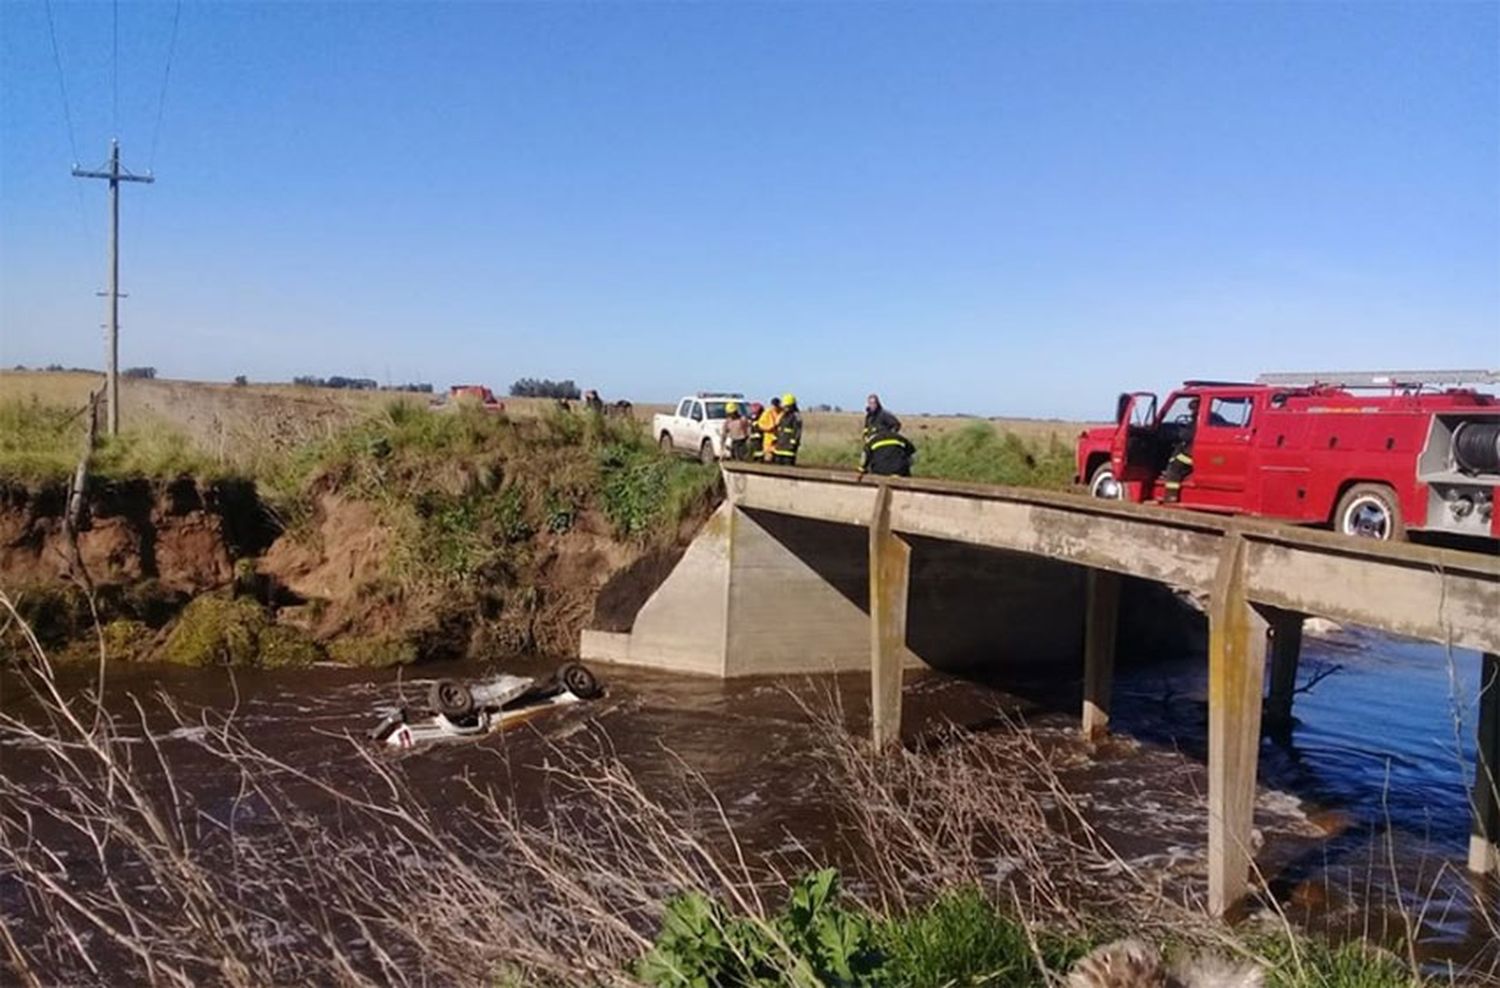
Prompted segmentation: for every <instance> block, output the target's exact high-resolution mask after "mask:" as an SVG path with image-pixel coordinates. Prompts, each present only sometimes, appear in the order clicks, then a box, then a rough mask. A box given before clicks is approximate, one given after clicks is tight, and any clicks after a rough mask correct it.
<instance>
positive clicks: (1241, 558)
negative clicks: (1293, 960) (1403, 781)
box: [1208, 530, 1269, 916]
mask: <svg viewBox="0 0 1500 988" xmlns="http://www.w3.org/2000/svg"><path fill="white" fill-rule="evenodd" d="M1245 589H1246V588H1245V540H1244V537H1243V536H1242V535H1240V534H1239V533H1237V532H1234V531H1233V530H1231V531H1230V532H1229V533H1228V534H1226V536H1225V539H1224V549H1223V555H1221V556H1220V557H1219V568H1218V572H1217V574H1216V576H1215V579H1214V587H1213V596H1212V599H1211V600H1210V603H1209V612H1208V614H1209V618H1208V621H1209V624H1208V908H1209V911H1210V912H1212V913H1213V914H1214V915H1215V916H1223V915H1224V914H1226V913H1228V912H1229V911H1230V910H1231V909H1233V908H1234V907H1235V906H1236V905H1237V904H1238V903H1239V902H1240V900H1242V899H1243V898H1244V897H1245V893H1246V891H1247V890H1248V888H1249V877H1250V864H1251V861H1252V859H1253V854H1252V849H1251V832H1252V828H1253V824H1254V817H1255V780H1256V771H1257V769H1258V762H1259V756H1260V717H1261V693H1262V690H1263V689H1264V684H1265V672H1266V639H1267V634H1266V632H1267V629H1268V627H1269V622H1268V621H1267V620H1266V618H1265V616H1264V615H1263V614H1262V613H1261V612H1260V611H1259V610H1258V609H1257V608H1256V607H1255V606H1254V605H1252V604H1251V603H1250V601H1249V599H1248V598H1247V597H1246V593H1245Z"/></svg>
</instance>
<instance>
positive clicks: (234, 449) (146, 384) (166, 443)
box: [0, 371, 1086, 487]
mask: <svg viewBox="0 0 1500 988" xmlns="http://www.w3.org/2000/svg"><path fill="white" fill-rule="evenodd" d="M101 381H102V379H101V378H100V377H99V376H98V375H94V374H82V373H68V372H45V371H0V425H3V426H4V429H3V432H4V434H3V435H0V471H4V472H7V473H10V474H12V475H21V476H25V477H28V478H32V479H39V478H42V477H55V476H60V475H63V474H65V473H67V472H68V471H69V470H71V468H72V466H73V464H74V463H75V462H76V460H77V456H78V450H77V446H78V442H77V441H76V439H75V438H74V437H73V433H75V432H76V431H77V429H76V428H74V426H73V423H76V421H77V419H75V418H73V417H72V415H73V413H74V412H76V411H77V410H79V409H81V408H82V407H83V406H84V404H85V403H86V402H87V400H88V395H89V392H90V391H91V390H93V389H95V388H98V387H99V386H100V384H101ZM120 389H121V419H122V425H123V431H124V433H125V435H124V436H123V437H122V438H121V439H120V440H118V441H116V442H114V443H111V444H109V445H108V447H107V448H106V450H105V451H104V453H103V454H102V455H101V458H100V463H99V467H100V469H101V471H102V472H104V473H106V474H107V473H110V472H121V473H129V472H134V473H148V474H149V473H152V472H164V473H176V472H192V473H199V474H205V475H211V474H215V473H219V474H231V473H232V474H238V475H243V476H251V477H264V476H266V475H267V474H274V473H275V472H276V469H277V464H278V462H279V460H281V459H283V458H284V457H285V456H286V455H287V454H288V452H289V451H292V450H295V449H298V448H301V447H305V446H307V445H309V444H311V443H316V442H324V441H327V440H330V439H331V438H332V437H334V436H335V435H337V434H338V433H340V432H342V431H343V430H345V429H347V428H349V427H350V426H353V425H356V424H357V423H359V422H362V421H364V420H366V419H368V418H369V417H370V416H371V415H373V414H376V413H379V412H381V411H383V410H385V409H387V408H388V407H390V406H391V405H392V404H399V405H405V406H411V407H413V408H420V407H423V406H425V405H426V404H427V403H428V401H429V399H428V397H427V396H425V395H415V394H406V393H399V392H371V391H346V390H336V389H331V388H311V387H303V386H299V385H291V384H250V385H246V386H235V385H231V384H218V383H213V382H204V381H170V380H151V381H143V380H124V381H122V382H121V385H120ZM505 405H506V411H507V413H508V414H509V415H510V416H511V417H513V418H519V419H526V418H536V417H539V416H541V415H542V414H544V413H546V412H548V411H551V410H552V409H554V408H555V407H556V403H555V402H553V401H552V400H550V399H532V398H507V399H505ZM670 407H671V406H670V405H660V404H653V403H646V402H643V403H637V404H636V405H635V406H634V413H635V416H636V418H637V419H638V420H639V421H641V422H642V423H643V424H644V425H647V426H649V424H650V421H651V416H652V415H653V414H655V413H657V412H662V411H666V410H668V409H669V408H670ZM895 411H896V412H897V414H898V415H901V418H902V420H903V425H904V431H905V433H906V435H907V436H909V437H910V438H911V440H912V441H913V442H915V443H916V444H917V447H918V450H919V453H918V458H917V464H916V468H915V472H916V473H917V475H919V476H929V477H943V478H947V479H953V480H970V481H977V482H986V483H998V484H1028V485H1038V486H1046V487H1058V486H1063V485H1065V484H1066V483H1068V481H1069V480H1071V477H1072V448H1073V439H1074V437H1075V436H1076V435H1077V434H1078V432H1079V430H1080V429H1082V428H1084V427H1085V426H1086V423H1080V422H1067V421H1060V420H1056V419H1014V418H996V419H981V418H976V417H972V416H961V415H912V414H904V413H903V412H902V410H901V409H895ZM803 418H804V423H805V432H804V435H803V456H802V462H803V463H804V464H805V465H809V466H828V467H847V468H853V467H855V466H857V464H858V462H859V450H860V432H861V429H862V426H863V414H862V413H860V412H808V413H806V414H805V415H804V417H803ZM153 465H155V466H156V467H157V468H158V469H157V470H155V471H153Z"/></svg>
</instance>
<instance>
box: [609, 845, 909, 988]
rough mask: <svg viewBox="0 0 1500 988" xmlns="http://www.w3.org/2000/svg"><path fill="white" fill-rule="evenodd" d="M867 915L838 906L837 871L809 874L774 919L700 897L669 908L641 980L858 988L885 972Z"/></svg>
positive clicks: (707, 986) (722, 986)
mask: <svg viewBox="0 0 1500 988" xmlns="http://www.w3.org/2000/svg"><path fill="white" fill-rule="evenodd" d="M874 933H875V928H874V924H873V923H872V922H871V921H870V919H869V917H868V916H866V915H865V914H864V913H862V912H859V911H857V910H852V909H849V908H847V907H845V906H843V905H842V904H841V903H840V902H839V878H838V873H837V872H836V871H834V870H832V869H824V870H822V871H816V872H813V873H811V874H809V875H806V876H804V877H803V878H802V879H801V880H800V881H799V882H797V884H796V885H794V886H793V887H792V889H791V895H790V897H789V898H788V901H787V903H786V906H785V907H784V908H783V909H782V911H781V912H780V913H778V914H777V915H776V916H774V917H772V918H771V919H770V920H763V919H757V918H752V917H740V916H732V915H730V914H729V913H728V911H727V910H726V909H725V908H724V907H723V905H721V904H720V903H718V902H716V901H715V900H713V899H711V898H709V897H708V896H706V895H704V894H703V893H701V892H689V893H686V894H684V895H679V896H677V897H675V898H673V899H672V900H670V901H669V902H668V903H667V907H666V912H665V915H664V917H663V920H662V930H661V933H660V934H659V935H658V937H657V939H656V942H655V944H654V945H653V947H652V949H651V951H650V952H649V953H648V954H647V955H646V956H645V957H644V958H642V960H641V962H640V964H639V966H638V968H637V972H636V973H637V976H638V977H639V978H640V979H641V980H642V981H644V982H645V983H646V984H648V985H653V986H657V988H772V986H779V985H790V986H794V988H815V986H828V988H856V986H867V985H868V986H873V985H875V984H877V982H876V980H875V975H876V972H877V971H878V970H879V967H880V954H879V952H878V950H877V949H876V945H875V936H874Z"/></svg>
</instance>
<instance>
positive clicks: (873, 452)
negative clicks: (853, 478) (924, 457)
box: [859, 430, 917, 477]
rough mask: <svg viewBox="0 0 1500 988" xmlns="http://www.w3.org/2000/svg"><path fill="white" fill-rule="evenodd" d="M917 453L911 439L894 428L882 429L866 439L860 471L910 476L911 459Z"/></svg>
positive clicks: (893, 475)
mask: <svg viewBox="0 0 1500 988" xmlns="http://www.w3.org/2000/svg"><path fill="white" fill-rule="evenodd" d="M916 455H917V447H916V446H914V445H913V444H912V441H911V440H910V439H907V438H906V437H905V436H903V435H901V433H899V432H896V431H894V430H881V431H879V432H875V433H873V434H871V435H870V437H869V438H868V439H866V440H865V452H864V456H863V457H862V458H861V459H860V463H859V472H860V473H861V474H864V473H873V474H875V475H877V476H884V477H910V476H911V459H912V457H913V456H916Z"/></svg>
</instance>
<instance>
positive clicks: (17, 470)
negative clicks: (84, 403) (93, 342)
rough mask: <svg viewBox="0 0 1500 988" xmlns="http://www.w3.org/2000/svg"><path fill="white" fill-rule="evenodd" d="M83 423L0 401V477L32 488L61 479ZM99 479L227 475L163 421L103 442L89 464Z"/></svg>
mask: <svg viewBox="0 0 1500 988" xmlns="http://www.w3.org/2000/svg"><path fill="white" fill-rule="evenodd" d="M86 425H87V423H86V422H85V420H84V416H83V413H82V411H81V409H68V408H66V407H63V406H60V405H49V404H45V403H42V402H40V401H37V400H35V399H16V398H10V399H0V477H3V478H8V479H11V480H18V481H22V482H30V483H37V484H46V483H56V482H60V481H64V480H66V479H67V478H68V477H69V476H71V475H72V473H73V471H74V470H75V469H76V468H77V466H78V460H79V458H80V457H81V456H82V454H83V444H84V436H85V430H86ZM89 470H90V473H91V474H92V475H94V476H96V477H99V478H101V479H105V480H124V479H130V478H136V477H147V478H162V477H179V476H183V475H193V476H197V477H201V478H204V479H220V478H222V477H225V476H229V475H231V474H232V471H228V470H225V469H223V468H222V467H221V466H220V465H219V464H217V463H215V462H214V461H213V460H212V459H211V458H210V457H208V456H207V455H205V454H204V452H203V451H202V450H200V449H198V448H197V447H196V446H195V445H194V444H193V443H192V442H191V441H190V440H189V439H188V437H187V436H186V435H184V434H183V433H182V432H180V431H178V430H177V429H175V428H173V427H172V426H170V425H168V424H167V423H165V422H162V421H159V420H148V421H144V422H142V423H140V424H139V425H137V426H136V427H135V428H133V429H130V430H127V431H124V432H122V433H121V434H120V435H118V436H105V437H103V438H102V439H101V440H100V442H99V446H98V447H97V449H96V450H95V451H94V455H93V459H92V460H91V462H90V465H89Z"/></svg>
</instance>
